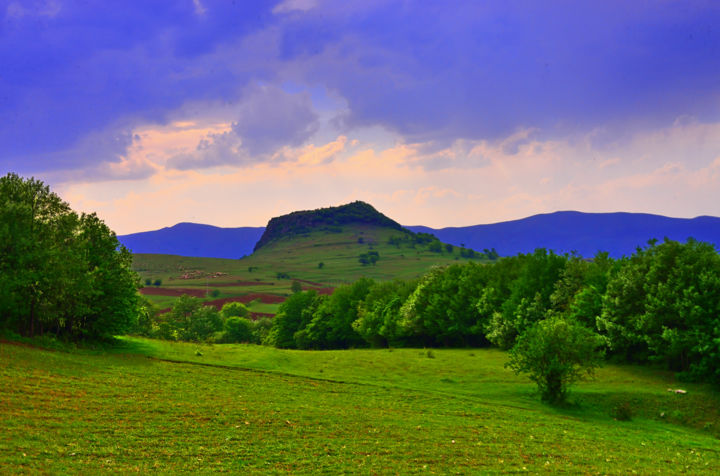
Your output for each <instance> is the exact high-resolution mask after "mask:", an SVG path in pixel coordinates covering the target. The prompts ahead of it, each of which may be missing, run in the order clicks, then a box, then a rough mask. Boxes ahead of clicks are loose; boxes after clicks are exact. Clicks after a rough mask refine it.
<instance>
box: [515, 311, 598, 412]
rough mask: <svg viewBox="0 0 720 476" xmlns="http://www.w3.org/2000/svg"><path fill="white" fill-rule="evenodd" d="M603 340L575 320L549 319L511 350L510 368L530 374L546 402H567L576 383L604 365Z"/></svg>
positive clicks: (522, 337) (534, 327) (533, 328)
mask: <svg viewBox="0 0 720 476" xmlns="http://www.w3.org/2000/svg"><path fill="white" fill-rule="evenodd" d="M601 346H602V339H601V338H600V337H599V336H598V335H596V334H595V333H593V331H592V330H590V329H588V328H587V327H585V326H583V325H582V324H579V323H576V322H574V321H572V320H568V319H564V318H561V317H557V316H555V317H549V318H547V319H544V320H541V321H538V322H536V323H535V324H534V325H532V326H531V327H529V328H528V329H527V330H526V331H525V333H523V334H522V335H521V336H520V337H519V338H518V340H517V343H516V344H515V346H514V347H513V348H512V349H511V350H510V361H509V362H508V363H507V364H506V365H507V366H508V367H510V368H511V369H513V370H514V371H515V373H518V374H519V373H526V374H528V376H529V377H530V379H531V380H532V381H533V382H535V383H536V384H537V386H538V389H539V390H540V395H541V397H542V399H543V400H544V401H547V402H550V403H560V402H563V401H564V400H565V398H566V396H567V392H568V388H569V387H570V385H572V384H573V383H574V382H577V381H578V380H582V379H584V378H585V377H587V376H590V375H592V374H593V371H594V370H595V368H597V367H598V366H600V364H601V363H602V358H603V353H602V351H601V350H600V348H601Z"/></svg>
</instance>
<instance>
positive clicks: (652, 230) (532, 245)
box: [118, 211, 720, 258]
mask: <svg viewBox="0 0 720 476" xmlns="http://www.w3.org/2000/svg"><path fill="white" fill-rule="evenodd" d="M406 228H407V229H409V230H411V231H414V232H423V233H432V234H433V235H435V236H437V237H438V239H440V241H442V242H444V243H451V244H453V245H456V246H462V245H464V246H465V247H467V248H472V249H474V250H477V251H482V250H483V249H485V248H487V249H491V248H495V249H496V250H497V252H498V253H499V254H500V255H501V256H510V255H515V254H517V253H532V252H533V251H534V250H535V249H536V248H546V249H548V250H554V251H555V252H556V253H570V252H573V251H574V252H576V253H577V254H579V255H580V256H584V257H592V256H594V255H595V254H596V253H597V252H598V251H607V252H608V253H609V254H610V255H611V256H613V257H616V258H618V257H621V256H629V255H630V254H632V253H633V252H634V251H635V249H636V248H638V247H643V246H645V245H646V244H647V242H648V240H650V239H658V240H663V239H664V238H665V237H667V238H670V239H672V240H677V241H683V242H684V241H686V240H687V239H688V238H694V239H696V240H698V241H706V242H708V243H712V244H713V245H715V247H716V248H718V249H720V218H718V217H711V216H700V217H696V218H670V217H665V216H662V215H651V214H646V213H625V212H617V213H583V212H575V211H560V212H554V213H547V214H540V215H533V216H531V217H527V218H522V219H519V220H512V221H506V222H500V223H493V224H488V225H474V226H466V227H449V228H440V229H435V228H429V227H426V226H407V227H406ZM264 230H265V228H264V227H240V228H220V227H215V226H211V225H200V224H195V223H178V224H177V225H175V226H172V227H167V228H163V229H160V230H156V231H146V232H142V233H133V234H129V235H123V236H118V239H119V240H120V242H121V243H122V244H123V245H125V246H126V247H127V248H128V249H130V250H131V251H132V252H133V253H160V254H172V255H180V256H197V257H208V258H240V257H242V256H244V255H249V254H251V253H252V251H253V247H254V246H255V243H256V242H257V241H258V240H259V239H260V237H261V236H262V234H263V231H264Z"/></svg>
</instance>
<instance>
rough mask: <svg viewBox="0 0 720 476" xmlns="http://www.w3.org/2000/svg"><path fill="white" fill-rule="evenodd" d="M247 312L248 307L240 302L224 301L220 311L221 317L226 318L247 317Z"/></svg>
mask: <svg viewBox="0 0 720 476" xmlns="http://www.w3.org/2000/svg"><path fill="white" fill-rule="evenodd" d="M249 313H250V311H248V308H247V307H246V306H245V304H243V303H241V302H229V303H226V304H225V305H224V306H223V307H222V310H221V311H220V314H221V315H222V317H223V319H226V320H227V319H229V318H231V317H247V316H248V314H249Z"/></svg>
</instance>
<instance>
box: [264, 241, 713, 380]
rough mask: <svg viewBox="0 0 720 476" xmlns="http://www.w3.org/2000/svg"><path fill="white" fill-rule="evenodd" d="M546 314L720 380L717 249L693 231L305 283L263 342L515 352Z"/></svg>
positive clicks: (623, 356) (619, 346)
mask: <svg viewBox="0 0 720 476" xmlns="http://www.w3.org/2000/svg"><path fill="white" fill-rule="evenodd" d="M549 319H553V320H554V321H553V326H554V328H555V329H559V328H561V327H562V325H561V324H557V322H556V321H558V320H561V321H563V322H564V323H570V324H572V325H573V326H581V327H582V328H584V329H586V330H588V331H591V332H592V334H593V335H594V336H596V337H597V340H596V342H600V343H601V345H602V347H603V348H604V349H605V351H606V353H607V355H608V357H610V358H611V359H615V360H619V361H624V362H634V363H660V364H662V365H663V366H665V367H667V368H668V369H671V370H674V371H677V372H680V373H681V374H682V376H684V377H686V378H690V379H693V380H700V381H707V382H712V383H716V384H717V383H720V255H718V253H717V251H716V250H715V249H714V247H713V246H712V245H710V244H708V243H702V242H698V241H695V240H692V239H690V240H688V241H687V242H685V243H680V242H677V241H671V240H667V239H666V240H665V241H663V242H657V241H651V242H649V243H648V245H647V246H646V247H644V248H638V249H637V250H636V251H635V253H633V255H632V256H630V257H625V258H622V259H612V258H610V257H609V256H608V254H607V253H598V254H597V255H596V256H595V257H594V258H593V259H591V260H586V259H583V258H580V257H578V256H572V255H557V254H555V253H553V252H552V251H546V250H544V249H538V250H536V251H535V252H534V253H531V254H519V255H517V256H513V257H507V258H503V259H501V260H499V261H498V262H497V263H494V264H478V263H474V262H470V263H464V264H453V265H450V266H445V267H437V268H434V269H432V270H430V271H429V272H428V273H427V274H425V275H424V276H423V277H422V278H420V279H418V280H415V281H390V282H376V281H373V280H370V279H366V278H363V279H360V280H358V281H356V282H355V283H352V284H349V285H345V286H340V287H338V288H336V289H335V291H334V292H333V294H332V295H330V296H323V295H319V294H317V293H315V292H314V291H302V292H298V293H295V294H293V295H292V296H290V297H289V298H288V299H287V300H286V301H285V302H284V303H283V304H282V305H281V306H280V309H279V312H278V314H277V315H276V317H275V318H274V320H273V323H272V327H271V328H270V331H269V332H268V334H267V336H266V338H265V339H264V343H265V344H268V345H273V346H277V347H283V348H298V349H342V348H350V347H360V346H373V347H387V346H393V347H404V346H424V347H448V346H479V347H482V346H496V347H499V348H502V349H512V348H514V347H515V346H516V345H517V343H518V342H519V340H520V338H521V336H523V335H525V334H526V333H527V332H528V331H529V330H530V329H533V328H537V326H538V324H539V323H541V322H545V321H547V320H549ZM545 326H546V327H548V326H549V323H547V322H546V323H545ZM558 326H560V327H558ZM558 339H559V336H558Z"/></svg>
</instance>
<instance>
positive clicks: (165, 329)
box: [158, 295, 223, 342]
mask: <svg viewBox="0 0 720 476" xmlns="http://www.w3.org/2000/svg"><path fill="white" fill-rule="evenodd" d="M222 328H223V321H222V318H221V317H220V313H219V312H218V311H217V310H216V309H215V308H214V307H212V306H204V305H203V304H202V301H200V300H199V299H198V298H195V297H191V296H187V295H184V296H182V297H181V298H180V299H178V300H177V301H176V302H175V305H174V306H173V307H172V309H171V310H170V312H168V313H166V314H164V316H163V320H162V321H161V323H160V326H159V332H158V333H159V335H160V337H162V338H164V339H172V340H183V341H196V342H197V341H204V340H207V339H209V338H210V337H211V336H212V335H213V334H215V333H216V332H219V331H221V330H222Z"/></svg>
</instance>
